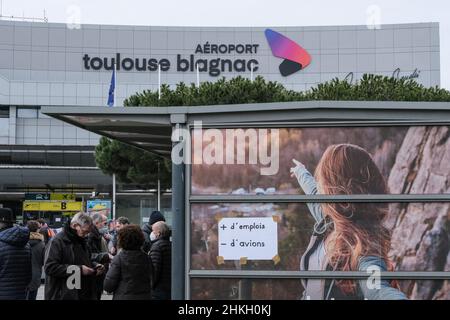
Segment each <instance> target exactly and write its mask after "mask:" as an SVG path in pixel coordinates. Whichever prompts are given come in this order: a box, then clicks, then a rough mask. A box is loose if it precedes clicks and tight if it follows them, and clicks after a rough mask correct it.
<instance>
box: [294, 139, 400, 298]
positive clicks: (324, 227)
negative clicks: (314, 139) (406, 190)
mask: <svg viewBox="0 0 450 320" xmlns="http://www.w3.org/2000/svg"><path fill="white" fill-rule="evenodd" d="M293 162H294V164H295V166H294V167H293V168H291V174H292V176H293V177H296V178H297V180H298V183H299V184H300V187H301V188H302V189H303V191H304V192H305V194H307V195H314V194H322V195H352V194H366V195H368V194H386V193H387V192H388V191H387V186H386V182H385V180H384V178H383V176H382V174H381V172H380V170H379V169H378V167H377V166H376V164H375V163H374V161H373V160H372V157H371V156H370V154H369V153H368V152H367V151H366V150H364V149H363V148H361V147H358V146H356V145H352V144H337V145H331V146H329V147H328V148H327V149H326V150H325V152H324V154H323V156H322V158H321V160H320V161H319V164H318V166H317V168H316V171H315V177H313V176H312V175H311V173H309V172H308V170H307V169H306V168H305V166H304V165H303V164H302V163H300V162H299V161H297V160H295V159H294V160H293ZM316 181H317V182H316ZM308 208H309V210H310V212H311V214H312V216H313V217H314V219H315V221H316V223H315V225H314V232H313V235H312V237H311V240H310V243H309V245H308V249H307V250H306V252H305V253H304V254H303V256H302V259H301V262H300V268H301V269H302V270H322V271H323V270H328V271H362V272H367V273H368V275H369V274H372V272H374V271H381V272H384V271H392V270H393V269H394V266H393V263H392V261H391V260H390V259H389V257H388V252H389V249H390V233H389V231H388V230H387V229H386V228H385V227H384V226H383V219H384V217H385V216H386V214H387V211H388V205H387V204H386V203H376V202H372V203H354V202H352V203H349V202H347V203H342V202H341V203H339V202H335V203H308ZM303 287H304V288H305V291H304V293H303V296H304V298H306V299H319V300H321V299H326V300H328V299H332V298H334V299H369V300H372V299H383V300H384V299H386V300H387V299H407V298H406V296H405V295H404V294H403V293H402V292H401V291H400V290H398V286H397V284H396V282H395V281H388V280H381V279H379V278H378V279H377V278H373V277H369V278H368V279H362V280H349V279H329V280H326V279H321V280H313V279H309V280H304V281H303Z"/></svg>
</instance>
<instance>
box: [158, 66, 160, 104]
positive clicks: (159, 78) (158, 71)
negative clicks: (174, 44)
mask: <svg viewBox="0 0 450 320" xmlns="http://www.w3.org/2000/svg"><path fill="white" fill-rule="evenodd" d="M158 99H161V65H160V64H159V63H158Z"/></svg>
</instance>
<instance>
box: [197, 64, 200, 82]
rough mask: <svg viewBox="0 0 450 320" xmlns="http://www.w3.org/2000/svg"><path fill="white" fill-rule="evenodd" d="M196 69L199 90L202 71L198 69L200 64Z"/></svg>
mask: <svg viewBox="0 0 450 320" xmlns="http://www.w3.org/2000/svg"><path fill="white" fill-rule="evenodd" d="M196 67H197V88H200V71H199V69H198V63H197V65H196Z"/></svg>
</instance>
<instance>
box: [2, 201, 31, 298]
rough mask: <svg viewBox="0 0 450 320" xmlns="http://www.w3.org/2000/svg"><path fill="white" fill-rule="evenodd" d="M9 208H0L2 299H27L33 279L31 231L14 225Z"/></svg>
mask: <svg viewBox="0 0 450 320" xmlns="http://www.w3.org/2000/svg"><path fill="white" fill-rule="evenodd" d="M15 222H16V217H15V215H14V213H13V211H12V210H11V209H9V208H0V300H25V299H26V294H27V287H28V284H29V283H30V281H31V276H32V272H31V270H32V268H31V248H30V245H29V244H28V240H29V238H30V231H29V230H28V228H26V227H20V226H17V225H14V223H15Z"/></svg>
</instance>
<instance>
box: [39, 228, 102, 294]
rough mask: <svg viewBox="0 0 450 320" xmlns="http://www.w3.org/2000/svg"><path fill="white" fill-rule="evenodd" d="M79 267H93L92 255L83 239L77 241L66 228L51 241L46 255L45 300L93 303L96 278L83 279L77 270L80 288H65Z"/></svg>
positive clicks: (75, 236)
mask: <svg viewBox="0 0 450 320" xmlns="http://www.w3.org/2000/svg"><path fill="white" fill-rule="evenodd" d="M81 265H85V266H87V267H90V268H92V267H94V263H92V262H91V252H90V250H89V247H88V245H87V243H86V239H83V238H80V237H79V236H78V235H77V234H76V232H75V230H73V229H72V228H70V227H69V226H68V225H66V226H65V227H64V229H63V230H62V231H61V232H59V233H58V234H57V235H56V236H55V237H54V238H53V239H52V240H50V242H49V243H48V245H47V249H46V252H45V264H44V270H45V274H46V277H45V300H95V299H96V291H95V276H93V275H92V276H83V275H81V270H80V273H79V275H81V283H80V284H81V288H80V289H76V288H69V287H68V286H67V280H68V278H69V276H71V279H74V277H75V275H76V274H77V273H76V272H74V269H77V268H81ZM69 267H70V269H69V270H68V268H69ZM69 282H70V283H71V284H73V283H75V281H69Z"/></svg>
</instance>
